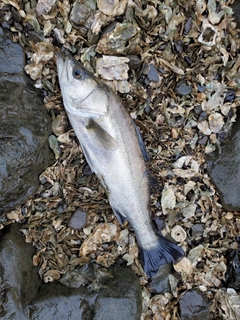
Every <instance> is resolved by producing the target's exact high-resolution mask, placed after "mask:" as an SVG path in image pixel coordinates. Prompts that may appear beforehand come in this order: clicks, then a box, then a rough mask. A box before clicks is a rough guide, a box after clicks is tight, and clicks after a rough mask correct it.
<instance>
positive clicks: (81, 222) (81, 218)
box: [68, 210, 87, 230]
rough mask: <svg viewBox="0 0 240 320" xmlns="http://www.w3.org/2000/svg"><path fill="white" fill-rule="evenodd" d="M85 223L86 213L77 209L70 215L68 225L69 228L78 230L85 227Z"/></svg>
mask: <svg viewBox="0 0 240 320" xmlns="http://www.w3.org/2000/svg"><path fill="white" fill-rule="evenodd" d="M86 223H87V213H86V212H85V211H81V210H77V211H76V212H74V214H73V215H72V217H71V219H70V221H69V223H68V226H69V228H72V229H76V230H80V229H82V228H84V227H85V225H86Z"/></svg>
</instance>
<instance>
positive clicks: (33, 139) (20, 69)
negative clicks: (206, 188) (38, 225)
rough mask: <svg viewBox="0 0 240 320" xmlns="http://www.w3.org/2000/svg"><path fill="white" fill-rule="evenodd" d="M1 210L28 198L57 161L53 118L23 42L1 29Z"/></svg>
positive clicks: (11, 207)
mask: <svg viewBox="0 0 240 320" xmlns="http://www.w3.org/2000/svg"><path fill="white" fill-rule="evenodd" d="M0 59H1V64H0V122H1V127H0V208H1V209H0V213H2V212H5V211H7V210H11V209H13V208H14V207H15V206H17V205H20V204H22V203H23V202H24V201H26V200H27V199H28V198H29V197H30V196H31V195H33V193H34V192H35V191H36V189H37V187H38V175H39V174H40V173H41V172H42V171H43V170H44V169H45V168H46V167H47V165H49V164H50V163H51V161H53V155H52V152H51V151H50V149H49V146H48V135H49V134H50V133H51V122H50V117H49V115H48V112H47V110H46V108H45V107H44V106H43V103H42V100H43V98H42V96H41V95H40V93H39V91H37V90H36V89H35V88H34V87H33V85H32V83H31V82H30V79H29V78H28V77H27V76H26V74H25V72H24V65H25V56H24V52H23V50H22V48H21V46H20V45H18V44H17V43H13V42H12V41H11V39H10V38H9V37H8V36H6V34H4V33H3V30H2V29H0Z"/></svg>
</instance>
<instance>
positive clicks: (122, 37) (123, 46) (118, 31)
mask: <svg viewBox="0 0 240 320" xmlns="http://www.w3.org/2000/svg"><path fill="white" fill-rule="evenodd" d="M139 43H140V28H138V27H136V26H135V25H133V24H132V23H130V22H124V23H118V24H117V25H116V27H115V29H114V30H113V31H111V32H108V33H107V34H105V35H104V36H103V37H102V38H101V39H100V40H99V42H98V44H97V48H96V51H97V52H98V53H103V54H108V55H117V54H122V55H125V54H138V53H139V52H140V51H141V49H140V46H139Z"/></svg>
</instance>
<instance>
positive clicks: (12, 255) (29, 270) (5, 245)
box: [0, 223, 41, 320]
mask: <svg viewBox="0 0 240 320" xmlns="http://www.w3.org/2000/svg"><path fill="white" fill-rule="evenodd" d="M19 227H20V225H19V224H17V223H15V224H13V225H11V226H10V227H6V228H5V229H4V230H3V231H2V232H1V235H0V318H3V319H16V320H21V319H24V320H25V319H27V318H26V314H25V311H24V308H25V306H26V305H28V304H29V302H30V301H31V300H32V297H33V296H34V295H36V294H37V291H38V290H39V288H40V285H41V280H40V278H39V276H38V274H37V272H38V270H37V268H36V267H34V266H33V264H32V257H33V254H34V248H33V246H32V245H31V244H27V243H26V242H25V241H24V237H23V234H22V233H21V232H20V231H19Z"/></svg>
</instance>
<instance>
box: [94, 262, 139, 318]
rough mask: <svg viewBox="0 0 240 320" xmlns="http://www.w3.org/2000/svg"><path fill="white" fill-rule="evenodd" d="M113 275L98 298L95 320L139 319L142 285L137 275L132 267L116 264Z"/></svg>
mask: <svg viewBox="0 0 240 320" xmlns="http://www.w3.org/2000/svg"><path fill="white" fill-rule="evenodd" d="M112 276H113V278H112V279H110V280H108V281H107V282H106V283H105V288H104V290H102V291H101V292H100V293H99V295H98V297H97V299H96V304H95V315H94V318H93V320H102V319H107V320H115V319H118V320H126V319H128V320H139V319H140V316H141V287H140V284H139V281H138V279H137V277H136V275H135V274H134V273H133V271H132V270H131V269H130V268H121V267H118V266H115V268H114V269H113V272H112Z"/></svg>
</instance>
